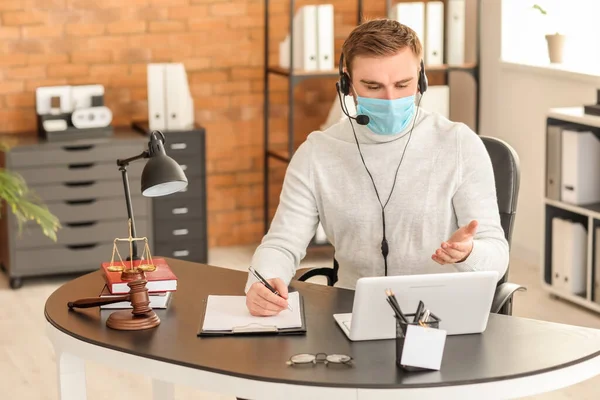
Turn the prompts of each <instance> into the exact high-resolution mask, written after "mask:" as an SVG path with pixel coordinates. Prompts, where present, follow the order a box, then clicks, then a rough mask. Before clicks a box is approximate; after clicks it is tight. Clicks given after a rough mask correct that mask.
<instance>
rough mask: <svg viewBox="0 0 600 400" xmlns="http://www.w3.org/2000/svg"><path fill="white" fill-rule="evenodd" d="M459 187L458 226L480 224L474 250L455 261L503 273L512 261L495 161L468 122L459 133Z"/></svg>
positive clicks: (466, 268) (467, 268)
mask: <svg viewBox="0 0 600 400" xmlns="http://www.w3.org/2000/svg"><path fill="white" fill-rule="evenodd" d="M458 148H459V151H458V157H459V158H458V165H459V168H458V189H457V191H456V193H455V195H454V198H453V205H454V210H455V212H456V217H457V222H458V226H459V227H462V226H465V225H467V224H468V223H469V222H470V221H471V220H477V222H478V223H479V225H478V228H477V232H476V234H475V237H474V240H473V250H472V251H471V254H470V255H469V256H468V257H467V259H466V260H464V261H463V262H460V263H456V264H454V265H455V266H456V268H457V269H458V270H459V271H481V270H495V271H498V274H499V275H498V279H500V278H502V276H504V274H505V272H506V270H507V267H508V261H509V252H508V242H507V241H506V238H505V237H504V230H503V228H502V225H501V224H500V212H499V209H498V200H497V197H496V184H495V180H494V170H493V168H492V162H491V159H490V156H489V154H488V152H487V149H486V147H485V145H484V144H483V141H482V140H481V138H479V136H477V135H476V134H475V133H474V132H473V131H472V130H470V129H469V128H468V127H467V126H466V125H463V126H462V127H461V128H460V129H459V132H458Z"/></svg>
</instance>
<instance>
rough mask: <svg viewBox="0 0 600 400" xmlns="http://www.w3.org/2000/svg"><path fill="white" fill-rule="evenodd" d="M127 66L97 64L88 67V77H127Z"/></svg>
mask: <svg viewBox="0 0 600 400" xmlns="http://www.w3.org/2000/svg"><path fill="white" fill-rule="evenodd" d="M128 74H129V66H128V65H115V64H101V65H100V64H98V65H92V66H91V67H90V71H89V75H90V76H92V77H97V76H110V77H113V76H116V75H128Z"/></svg>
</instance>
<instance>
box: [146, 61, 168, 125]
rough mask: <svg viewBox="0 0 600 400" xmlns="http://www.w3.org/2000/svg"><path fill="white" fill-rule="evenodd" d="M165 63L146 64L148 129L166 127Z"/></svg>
mask: <svg viewBox="0 0 600 400" xmlns="http://www.w3.org/2000/svg"><path fill="white" fill-rule="evenodd" d="M165 68H166V67H165V64H148V67H147V70H148V124H149V125H150V130H157V129H158V130H165V129H166V127H167V105H166V101H167V100H166V98H167V94H166V83H165Z"/></svg>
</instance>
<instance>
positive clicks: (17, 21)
mask: <svg viewBox="0 0 600 400" xmlns="http://www.w3.org/2000/svg"><path fill="white" fill-rule="evenodd" d="M43 22H44V18H43V14H42V13H41V12H38V11H5V12H3V13H2V23H3V24H4V25H6V26H21V25H39V24H42V23H43Z"/></svg>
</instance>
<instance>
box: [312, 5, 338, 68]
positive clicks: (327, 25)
mask: <svg viewBox="0 0 600 400" xmlns="http://www.w3.org/2000/svg"><path fill="white" fill-rule="evenodd" d="M333 23H334V20H333V4H320V5H318V6H317V24H316V25H317V54H318V61H317V68H318V69H319V70H321V71H325V70H327V71H328V70H332V69H334V62H333V54H334V51H335V50H334V43H333V40H334V39H333Z"/></svg>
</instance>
